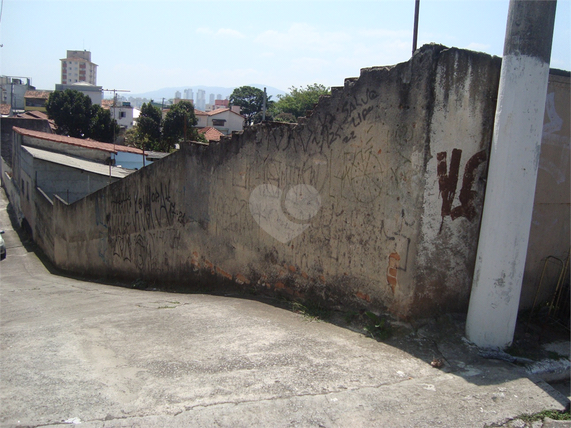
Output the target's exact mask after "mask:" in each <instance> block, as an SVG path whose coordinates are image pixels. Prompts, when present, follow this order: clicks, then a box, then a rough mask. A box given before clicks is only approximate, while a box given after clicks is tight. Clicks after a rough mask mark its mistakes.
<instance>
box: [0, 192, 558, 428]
mask: <svg viewBox="0 0 571 428" xmlns="http://www.w3.org/2000/svg"><path fill="white" fill-rule="evenodd" d="M0 195H1V197H0V228H4V229H5V230H6V233H5V235H4V237H5V238H6V242H7V246H8V257H7V258H6V260H4V261H2V262H1V263H0V309H1V311H0V344H1V351H0V403H1V407H0V426H2V427H15V426H34V427H37V426H54V427H55V426H66V425H67V426H69V424H81V426H83V427H98V428H100V427H134V426H137V427H164V426H170V427H187V426H196V427H202V426H203V427H207V426H208V427H211V426H221V427H230V426H231V427H249V426H274V427H280V426H315V427H347V426H351V427H359V426H390V427H433V426H443V427H482V426H484V425H486V424H487V425H488V426H490V425H493V424H496V426H497V424H504V423H506V422H507V421H510V420H512V419H514V418H516V417H517V416H518V415H521V414H524V413H534V412H538V411H541V410H544V409H563V408H564V407H565V405H566V403H567V400H566V398H565V397H564V396H562V395H561V394H559V393H558V392H556V391H555V390H554V389H553V388H551V387H550V386H549V385H547V384H546V383H544V382H541V381H538V380H537V379H535V380H534V379H530V378H528V377H527V375H526V372H525V370H524V369H523V368H520V367H517V366H514V365H512V364H510V363H507V362H503V361H497V360H486V359H483V358H481V357H479V356H478V354H477V349H475V347H473V346H472V345H470V344H469V343H467V342H466V341H465V340H463V339H462V337H461V333H460V332H458V325H459V323H458V322H457V320H455V319H454V318H453V317H445V318H443V319H442V320H440V321H438V322H433V323H425V324H423V325H421V326H407V325H400V326H397V328H396V332H395V335H394V337H393V338H392V339H391V340H390V341H389V342H388V343H381V342H377V341H375V340H372V339H371V338H368V337H366V336H365V335H363V334H360V333H359V332H356V331H352V330H350V329H347V328H341V327H338V326H336V325H333V324H330V323H325V322H315V321H311V320H310V319H308V318H307V317H304V316H303V315H300V314H296V313H293V312H291V311H287V310H284V309H281V308H279V307H276V306H271V305H268V304H265V303H262V302H259V301H254V300H247V299H241V298H236V297H223V296H208V295H200V294H185V295H182V294H170V293H163V292H149V291H142V290H134V289H128V288H121V287H113V286H109V285H104V284H98V283H91V282H86V281H81V280H77V279H73V278H68V277H64V276H58V275H53V274H51V273H50V272H49V271H48V270H47V268H46V267H45V266H44V265H43V264H42V263H41V262H40V261H39V259H38V258H37V256H36V255H35V254H34V253H33V252H31V247H30V246H27V245H24V244H22V242H21V241H20V238H19V236H18V235H17V233H16V231H14V230H13V229H12V226H11V224H10V222H9V219H8V213H7V211H6V206H7V202H6V199H5V195H4V193H3V192H0ZM435 358H436V359H441V360H442V361H443V364H444V365H443V367H441V368H434V367H432V366H431V365H430V362H431V361H432V360H433V359H435Z"/></svg>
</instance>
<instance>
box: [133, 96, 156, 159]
mask: <svg viewBox="0 0 571 428" xmlns="http://www.w3.org/2000/svg"><path fill="white" fill-rule="evenodd" d="M161 125H162V113H161V110H160V109H159V108H157V107H155V106H153V100H151V101H150V102H149V103H145V104H143V105H142V107H141V113H140V114H139V119H138V120H137V128H136V133H135V135H134V136H133V139H134V140H135V145H136V146H137V147H139V148H141V149H143V150H159V149H160V146H161Z"/></svg>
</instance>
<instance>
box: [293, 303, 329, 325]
mask: <svg viewBox="0 0 571 428" xmlns="http://www.w3.org/2000/svg"><path fill="white" fill-rule="evenodd" d="M291 309H292V310H293V311H294V312H296V313H298V314H302V315H303V316H304V317H305V318H307V319H309V320H311V321H317V320H323V321H325V320H327V319H329V317H330V316H331V311H330V310H329V309H326V308H324V307H323V306H321V305H320V304H313V303H306V304H305V305H303V304H301V303H299V302H293V303H292V304H291Z"/></svg>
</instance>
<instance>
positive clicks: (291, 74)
mask: <svg viewBox="0 0 571 428" xmlns="http://www.w3.org/2000/svg"><path fill="white" fill-rule="evenodd" d="M414 3H415V1H414V0H399V1H389V0H378V1H372V0H369V1H361V0H352V1H348V0H330V1H323V0H320V1H318V0H306V1H304V2H301V1H296V0H289V1H286V0H273V1H269V0H268V1H263V2H262V1H257V0H250V1H243V0H234V1H225V0H220V1H219V2H217V10H216V14H215V15H214V16H213V15H212V3H211V2H209V1H206V0H192V1H180V0H179V1H171V0H165V1H163V2H161V3H160V5H159V4H158V3H157V2H151V1H148V0H147V1H145V0H131V1H118V0H115V1H113V0H100V1H95V0H81V1H73V0H72V1H70V0H52V1H45V0H17V1H16V0H5V1H4V7H3V13H2V19H1V22H0V44H1V45H3V47H2V48H0V74H2V75H9V76H24V77H30V78H31V79H32V84H33V85H35V86H36V87H37V88H38V89H49V90H52V89H53V88H54V86H55V84H56V83H58V82H59V81H60V80H61V65H60V59H61V58H63V57H64V55H65V52H66V51H67V50H78V51H79V50H88V51H90V52H91V54H92V61H93V62H94V63H95V64H97V65H98V68H97V84H98V85H101V86H103V87H104V88H106V89H123V90H129V91H130V92H132V93H134V94H139V93H146V92H150V91H154V90H157V89H160V88H168V87H183V88H184V87H185V86H186V87H188V86H189V85H190V86H194V85H200V86H220V87H239V86H244V85H248V84H251V83H252V82H256V83H258V84H261V85H268V86H271V87H274V88H278V89H279V90H281V91H285V92H287V91H288V89H289V88H291V87H292V86H296V87H300V86H305V85H310V84H313V83H320V84H323V85H325V86H342V85H343V82H344V79H345V78H349V77H355V76H358V75H359V72H360V69H361V68H365V67H371V66H384V65H393V64H396V63H399V62H404V61H406V60H408V59H409V58H410V56H411V53H412V52H411V50H412V27H413V17H414ZM420 5H421V6H420V22H419V36H418V46H422V45H423V44H425V43H430V42H435V43H440V44H443V45H446V46H451V47H458V48H466V49H471V50H477V51H482V52H486V53H489V54H491V55H498V56H501V54H502V51H503V43H504V37H505V27H506V21H507V11H508V6H509V1H508V0H456V1H446V0H421V2H420ZM189 17H193V19H191V20H190V19H189ZM48 23H49V25H47V24H48ZM46 25H47V26H46ZM570 29H571V0H559V1H558V4H557V15H556V22H555V33H554V39H553V49H552V57H551V67H553V68H559V69H564V70H570V69H571V32H570ZM173 95H174V94H172V95H171V96H170V97H172V96H173ZM193 95H194V96H195V97H196V93H194V94H193Z"/></svg>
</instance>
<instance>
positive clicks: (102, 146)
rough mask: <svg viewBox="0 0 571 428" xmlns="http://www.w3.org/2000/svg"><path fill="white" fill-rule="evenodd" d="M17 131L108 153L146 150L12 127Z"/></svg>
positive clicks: (141, 153)
mask: <svg viewBox="0 0 571 428" xmlns="http://www.w3.org/2000/svg"><path fill="white" fill-rule="evenodd" d="M12 129H13V130H14V131H15V132H17V133H18V134H20V135H25V136H28V137H33V138H39V139H41V140H47V141H54V142H56V143H63V144H69V145H70V146H78V147H85V148H87V149H94V150H101V151H103V152H108V153H117V152H125V153H135V154H138V155H143V154H144V152H143V150H141V149H137V148H135V147H127V146H120V145H117V144H109V143H102V142H100V141H95V140H91V139H85V140H84V139H82V138H74V137H66V136H64V135H57V134H48V133H47V132H39V131H31V130H29V129H23V128H18V127H16V126H14V127H13V128H12Z"/></svg>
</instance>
